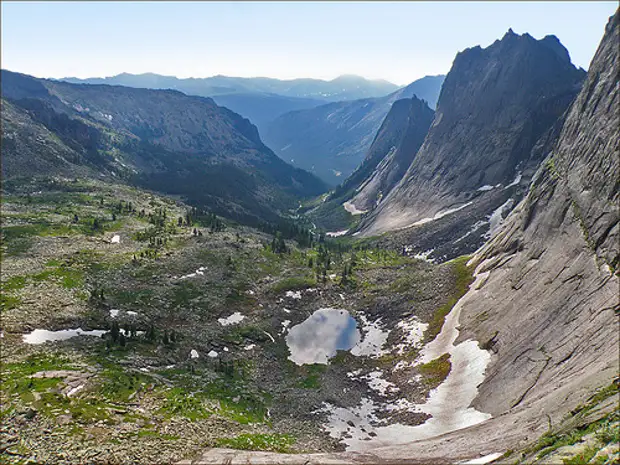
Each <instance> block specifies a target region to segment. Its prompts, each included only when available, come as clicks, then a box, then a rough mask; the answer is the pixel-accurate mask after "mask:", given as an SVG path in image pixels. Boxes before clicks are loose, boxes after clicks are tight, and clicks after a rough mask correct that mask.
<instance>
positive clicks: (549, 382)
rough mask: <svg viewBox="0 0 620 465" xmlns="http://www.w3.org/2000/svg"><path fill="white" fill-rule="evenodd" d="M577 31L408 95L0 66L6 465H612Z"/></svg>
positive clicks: (599, 171)
mask: <svg viewBox="0 0 620 465" xmlns="http://www.w3.org/2000/svg"><path fill="white" fill-rule="evenodd" d="M317 5H318V4H315V5H314V7H317ZM259 6H260V5H259ZM263 6H264V7H265V8H267V6H266V5H263ZM176 7H178V8H183V6H182V5H175V8H176ZM246 7H247V5H246ZM273 7H274V8H276V7H275V6H273ZM280 7H281V6H278V7H277V8H280ZM354 7H355V5H354V4H351V5H350V8H354ZM7 11H8V9H7ZM274 11H275V10H274ZM3 12H4V6H3ZM3 23H4V20H3ZM599 32H602V33H603V35H602V39H601V40H600V43H599V45H598V48H597V49H596V52H595V53H594V54H593V58H592V60H591V63H590V65H589V67H588V69H587V71H586V70H584V69H582V68H580V67H578V66H576V65H575V64H574V63H573V62H572V61H571V57H570V55H569V53H568V50H567V49H566V48H565V47H564V45H562V43H561V42H560V40H559V39H558V38H557V37H556V36H553V35H546V36H544V37H542V38H541V39H536V38H534V37H532V36H531V35H529V34H528V33H523V34H517V33H515V32H513V30H512V29H510V30H508V32H506V33H505V35H503V37H501V38H499V39H497V40H495V41H494V42H492V43H490V45H488V46H485V47H482V46H473V47H471V48H467V49H465V50H463V51H461V52H459V53H458V54H457V55H456V58H454V61H453V63H452V65H451V68H450V69H449V70H448V69H446V72H447V73H446V74H445V75H436V74H434V75H430V74H432V73H429V75H428V76H426V77H423V78H421V79H416V80H413V81H412V80H409V81H407V82H412V83H411V84H409V85H407V86H397V85H395V84H392V83H390V82H388V81H385V80H370V79H365V78H361V77H358V76H351V75H346V76H340V77H338V78H336V79H331V80H324V79H275V78H273V79H271V78H270V79H268V78H251V77H245V78H235V77H228V76H221V75H220V76H214V77H210V78H176V77H171V76H165V75H162V74H155V73H146V74H145V73H135V74H133V73H128V72H126V73H121V74H116V75H115V76H113V77H107V78H103V77H102V78H62V79H61V78H59V77H57V78H55V79H51V78H41V77H35V76H32V75H29V74H24V73H19V72H16V71H9V70H7V69H3V70H2V73H1V78H0V85H1V98H2V100H1V102H2V112H1V113H2V114H1V118H2V126H1V137H2V139H1V144H2V196H1V204H0V207H1V214H2V224H1V256H0V259H1V266H2V268H1V280H0V290H1V295H0V317H1V319H0V348H1V364H0V395H1V400H2V402H1V403H0V455H1V457H2V463H8V464H35V463H49V464H52V463H54V464H67V465H69V464H85V463H93V464H119V465H120V464H129V463H131V464H153V463H158V464H168V463H177V464H185V465H190V464H194V465H200V464H205V465H206V464H217V463H230V464H233V463H240V464H241V463H255V464H262V463H274V464H308V463H317V464H323V463H325V464H330V463H331V464H367V463H368V464H369V463H386V464H387V463H399V464H400V463H411V464H487V463H493V464H511V465H522V464H559V465H569V464H599V465H612V464H616V463H619V462H620V448H619V443H620V408H619V407H620V397H619V388H620V378H619V369H620V366H619V356H618V347H619V344H620V337H619V336H620V334H619V321H618V318H619V316H620V302H619V290H620V288H619V285H620V284H619V280H620V226H619V221H620V209H619V207H620V205H619V202H620V194H619V190H620V182H619V179H620V154H619V146H618V141H619V140H620V137H619V136H620V134H619V131H620V114H619V111H620V107H619V104H620V103H619V98H620V96H619V93H620V82H619V76H620V72H619V64H620V57H619V50H620V42H619V33H620V11H619V10H617V11H616V12H615V14H614V15H613V16H612V17H611V18H609V20H608V22H607V24H606V26H605V28H604V31H602V30H601V31H599ZM7 37H8V36H7ZM3 41H4V38H3ZM469 45H471V44H469ZM428 47H430V48H432V47H433V41H430V42H429V44H428ZM411 59H415V57H412V58H411ZM248 118H249V119H248ZM264 141H266V142H264ZM269 147H271V148H269ZM272 149H273V151H272Z"/></svg>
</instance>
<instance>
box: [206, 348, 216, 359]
mask: <svg viewBox="0 0 620 465" xmlns="http://www.w3.org/2000/svg"><path fill="white" fill-rule="evenodd" d="M217 355H218V353H217V352H216V351H215V350H212V351H210V352H209V353H208V354H207V357H211V358H215V357H217Z"/></svg>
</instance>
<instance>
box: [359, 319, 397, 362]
mask: <svg viewBox="0 0 620 465" xmlns="http://www.w3.org/2000/svg"><path fill="white" fill-rule="evenodd" d="M357 316H358V318H359V320H360V321H361V323H362V325H361V327H360V331H361V333H362V334H363V336H362V340H361V341H359V342H358V343H357V344H356V345H355V346H354V347H353V348H352V349H351V353H352V354H353V355H356V356H358V357H359V356H363V355H366V356H370V357H379V356H381V355H384V354H387V353H388V351H387V350H383V349H382V347H383V346H384V345H385V343H386V342H387V338H388V336H389V335H390V331H389V330H388V331H383V329H381V326H380V323H381V318H379V319H377V320H376V321H373V322H370V321H368V319H367V318H366V315H364V314H363V313H362V312H358V314H357Z"/></svg>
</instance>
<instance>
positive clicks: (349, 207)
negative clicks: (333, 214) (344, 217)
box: [342, 202, 368, 215]
mask: <svg viewBox="0 0 620 465" xmlns="http://www.w3.org/2000/svg"><path fill="white" fill-rule="evenodd" d="M342 206H343V207H344V209H345V210H346V211H348V212H349V213H351V215H363V214H364V213H366V212H368V210H358V209H357V207H356V206H355V205H353V204H352V203H351V202H345V203H343V204H342Z"/></svg>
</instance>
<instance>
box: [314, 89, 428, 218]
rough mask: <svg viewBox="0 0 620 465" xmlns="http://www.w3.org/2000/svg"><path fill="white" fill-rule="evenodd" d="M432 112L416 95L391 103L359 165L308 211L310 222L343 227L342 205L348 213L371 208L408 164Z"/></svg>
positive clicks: (426, 129)
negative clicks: (311, 220) (326, 196)
mask: <svg viewBox="0 0 620 465" xmlns="http://www.w3.org/2000/svg"><path fill="white" fill-rule="evenodd" d="M433 115H434V112H433V110H431V109H430V108H429V107H428V105H427V104H426V102H424V101H423V100H420V99H418V98H417V97H412V98H410V99H401V100H397V101H396V102H394V103H393V104H392V107H391V108H390V111H389V113H388V114H387V116H386V117H385V119H384V120H383V123H382V124H381V127H380V128H379V131H377V134H376V136H375V139H374V141H373V143H372V145H371V146H370V148H369V149H368V153H367V154H366V158H365V159H364V161H363V162H362V164H361V165H360V166H359V167H358V168H357V169H356V170H355V171H354V172H353V174H351V176H349V177H348V178H347V179H346V180H345V181H344V182H343V183H342V184H341V185H339V186H338V187H337V188H336V189H335V190H334V191H333V192H332V193H331V194H330V195H329V197H328V198H327V199H326V201H325V202H323V203H321V204H320V205H319V206H318V207H317V208H315V210H313V211H312V213H311V216H312V219H313V221H314V222H315V223H316V224H317V225H319V226H320V227H324V228H328V229H339V230H343V229H344V228H347V226H348V221H349V218H347V217H346V216H345V215H343V212H342V208H343V205H344V206H345V208H347V209H348V210H349V211H352V212H365V211H369V210H371V209H373V208H374V207H375V206H376V205H377V204H378V203H379V201H380V200H381V198H382V197H384V196H386V195H387V194H389V192H390V191H391V190H392V188H393V187H394V186H395V185H397V184H398V182H399V181H400V180H401V179H402V177H403V175H404V174H405V172H406V171H407V168H409V166H410V165H411V162H412V160H413V157H415V154H416V153H417V151H418V149H419V148H420V146H421V145H422V142H423V141H424V137H425V136H426V134H427V132H428V128H429V127H430V125H431V123H432V121H433Z"/></svg>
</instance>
